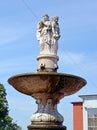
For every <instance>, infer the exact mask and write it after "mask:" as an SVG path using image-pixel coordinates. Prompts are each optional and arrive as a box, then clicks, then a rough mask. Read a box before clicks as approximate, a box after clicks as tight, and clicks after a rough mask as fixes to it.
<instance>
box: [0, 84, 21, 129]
mask: <svg viewBox="0 0 97 130" xmlns="http://www.w3.org/2000/svg"><path fill="white" fill-rule="evenodd" d="M6 95H7V94H6V90H5V88H4V86H3V85H2V84H0V130H22V129H21V127H20V126H18V125H17V124H16V123H14V122H12V120H13V119H12V118H11V117H10V116H9V115H8V114H9V110H8V102H7V99H6Z"/></svg>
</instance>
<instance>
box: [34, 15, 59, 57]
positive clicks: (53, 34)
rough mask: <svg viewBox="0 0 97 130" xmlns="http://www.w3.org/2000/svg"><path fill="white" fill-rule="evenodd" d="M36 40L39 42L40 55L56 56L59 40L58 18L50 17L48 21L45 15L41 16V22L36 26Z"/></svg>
mask: <svg viewBox="0 0 97 130" xmlns="http://www.w3.org/2000/svg"><path fill="white" fill-rule="evenodd" d="M36 36H37V40H39V42H40V54H54V55H56V54H57V50H58V39H59V38H60V29H59V24H58V17H57V16H54V17H52V21H50V20H49V16H48V15H47V14H45V15H43V20H42V21H40V22H39V23H38V25H37V34H36Z"/></svg>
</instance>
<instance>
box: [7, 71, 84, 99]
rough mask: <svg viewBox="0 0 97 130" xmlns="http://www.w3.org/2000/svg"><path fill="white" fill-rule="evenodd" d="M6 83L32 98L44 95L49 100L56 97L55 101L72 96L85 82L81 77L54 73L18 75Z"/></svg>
mask: <svg viewBox="0 0 97 130" xmlns="http://www.w3.org/2000/svg"><path fill="white" fill-rule="evenodd" d="M8 82H9V84H11V85H12V86H13V87H14V88H15V89H16V90H18V91H19V92H21V93H24V94H27V95H30V96H32V97H34V98H37V96H35V95H37V94H38V95H39V93H40V96H41V94H42V93H44V94H45V95H50V98H53V97H56V99H55V100H60V99H61V98H63V97H64V96H68V95H71V94H74V93H75V92H77V91H78V90H80V89H81V88H82V87H83V86H84V85H86V80H84V79H83V78H81V77H78V76H75V75H71V74H64V73H56V72H37V73H24V74H19V75H15V76H13V77H10V78H9V79H8Z"/></svg>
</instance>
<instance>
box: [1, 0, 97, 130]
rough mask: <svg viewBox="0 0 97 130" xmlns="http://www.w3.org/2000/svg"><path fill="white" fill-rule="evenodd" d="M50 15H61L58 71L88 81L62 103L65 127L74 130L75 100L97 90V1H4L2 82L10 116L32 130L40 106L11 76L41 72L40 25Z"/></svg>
mask: <svg viewBox="0 0 97 130" xmlns="http://www.w3.org/2000/svg"><path fill="white" fill-rule="evenodd" d="M45 13H47V14H48V15H49V16H50V18H51V17H52V16H55V15H57V16H58V17H59V25H60V31H61V38H60V40H59V50H58V56H59V58H60V60H59V62H58V65H59V70H58V72H61V73H69V74H74V75H78V76H81V77H83V78H85V79H86V80H87V82H88V83H87V85H86V86H85V87H83V88H82V89H81V90H80V91H79V92H77V93H75V94H74V95H71V96H68V97H65V98H64V99H62V100H61V101H60V104H58V110H59V112H60V113H61V114H62V115H63V116H64V125H66V126H67V128H68V130H69V129H71V130H73V122H72V118H73V117H72V104H71V102H74V101H81V99H80V98H79V97H78V96H79V95H87V94H97V0H68V1H67V0H45V1H44V0H35V1H32V0H8V1H7V0H1V1H0V83H2V84H4V86H5V88H6V91H7V99H8V102H9V109H10V115H11V116H12V117H13V118H14V121H17V122H18V124H19V125H21V126H22V128H23V130H27V128H26V126H27V125H29V124H30V117H31V115H32V113H34V112H35V111H36V109H37V106H36V104H35V100H34V99H33V98H31V97H29V96H26V95H24V94H21V93H19V92H17V91H16V90H15V89H14V88H13V87H11V86H10V85H9V84H8V82H7V80H8V78H9V77H10V76H13V75H16V74H21V73H26V72H36V69H37V61H36V57H37V56H38V55H39V43H38V41H37V39H36V26H37V23H38V22H39V20H41V18H42V15H43V14H45Z"/></svg>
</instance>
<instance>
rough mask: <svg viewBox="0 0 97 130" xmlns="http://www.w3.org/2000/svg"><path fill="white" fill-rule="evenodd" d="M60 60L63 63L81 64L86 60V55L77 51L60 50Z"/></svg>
mask: <svg viewBox="0 0 97 130" xmlns="http://www.w3.org/2000/svg"><path fill="white" fill-rule="evenodd" d="M59 55H60V61H61V62H62V64H68V65H70V64H71V65H72V64H80V63H81V62H83V61H84V60H85V55H84V54H83V53H75V52H69V51H63V50H62V49H61V50H59Z"/></svg>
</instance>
